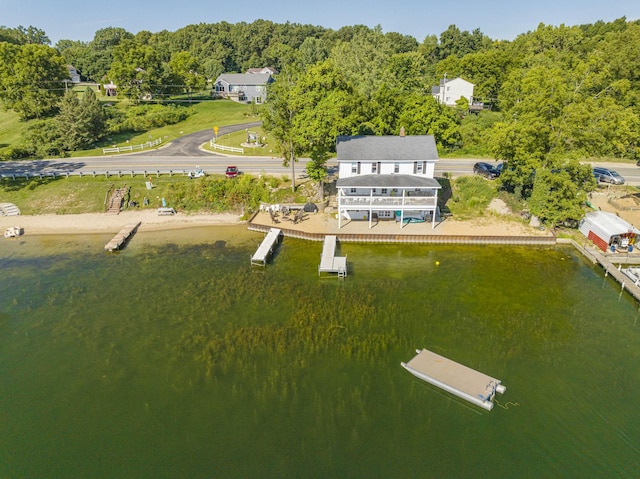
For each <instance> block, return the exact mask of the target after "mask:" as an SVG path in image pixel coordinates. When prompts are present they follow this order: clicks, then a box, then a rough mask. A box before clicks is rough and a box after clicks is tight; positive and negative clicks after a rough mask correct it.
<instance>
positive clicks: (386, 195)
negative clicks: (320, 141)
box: [336, 133, 441, 228]
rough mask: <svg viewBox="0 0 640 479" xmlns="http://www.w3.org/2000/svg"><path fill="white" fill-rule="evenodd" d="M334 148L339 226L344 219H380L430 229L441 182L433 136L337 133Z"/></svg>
mask: <svg viewBox="0 0 640 479" xmlns="http://www.w3.org/2000/svg"><path fill="white" fill-rule="evenodd" d="M336 152H337V157H338V178H339V179H338V181H337V183H336V186H337V189H338V197H337V199H338V228H341V227H342V221H343V220H368V221H369V228H371V227H372V225H373V222H374V220H376V221H377V220H385V219H388V220H393V219H395V220H396V221H399V222H400V227H402V226H404V225H405V224H406V223H410V222H426V221H429V220H430V221H431V227H432V228H433V227H435V219H436V213H437V211H438V190H439V189H440V188H441V186H440V183H438V181H437V180H435V179H434V173H435V164H436V162H437V161H438V150H437V149H436V142H435V140H434V138H433V136H431V135H420V136H404V134H403V133H401V134H400V136H340V137H338V139H337V143H336Z"/></svg>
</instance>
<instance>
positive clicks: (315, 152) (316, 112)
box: [292, 60, 362, 195]
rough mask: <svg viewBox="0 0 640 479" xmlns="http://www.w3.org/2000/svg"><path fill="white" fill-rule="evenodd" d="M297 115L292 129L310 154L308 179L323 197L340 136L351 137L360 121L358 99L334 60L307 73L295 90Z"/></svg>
mask: <svg viewBox="0 0 640 479" xmlns="http://www.w3.org/2000/svg"><path fill="white" fill-rule="evenodd" d="M292 93H293V98H294V102H295V103H296V105H297V111H298V113H297V115H296V117H295V118H294V120H293V127H294V129H295V130H296V131H297V132H298V133H297V134H298V136H299V137H300V139H301V144H302V145H303V148H304V149H305V150H306V151H308V152H309V155H310V156H311V162H310V163H309V166H308V167H307V172H308V173H309V176H310V177H311V178H312V179H313V180H315V181H317V182H318V193H319V195H322V191H323V181H324V178H325V177H326V175H327V173H326V166H325V165H326V162H327V160H328V159H329V156H330V155H331V152H332V151H335V144H336V139H337V137H338V136H339V135H342V134H348V133H351V132H352V131H353V130H354V128H355V126H356V125H357V124H358V123H359V121H360V111H359V105H360V104H361V103H362V102H361V101H358V95H357V93H356V92H354V91H353V88H351V86H350V85H349V84H348V83H347V82H346V80H345V78H344V76H343V75H342V73H341V72H340V71H339V70H338V68H337V67H336V65H335V64H334V63H333V62H332V61H331V60H325V61H324V62H322V63H319V64H317V65H313V66H311V67H310V68H308V69H307V71H306V72H305V74H304V75H302V76H301V77H300V78H299V80H298V81H297V82H296V84H295V86H294V87H293V92H292Z"/></svg>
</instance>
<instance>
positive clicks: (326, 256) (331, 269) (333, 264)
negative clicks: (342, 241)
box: [318, 235, 347, 278]
mask: <svg viewBox="0 0 640 479" xmlns="http://www.w3.org/2000/svg"><path fill="white" fill-rule="evenodd" d="M337 241H338V238H337V237H336V236H333V235H328V236H325V237H324V244H323V245H322V255H321V256H320V265H319V266H318V276H319V275H320V274H321V273H338V277H340V278H344V277H345V276H346V275H347V257H346V256H336V246H337Z"/></svg>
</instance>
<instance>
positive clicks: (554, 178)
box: [529, 160, 595, 227]
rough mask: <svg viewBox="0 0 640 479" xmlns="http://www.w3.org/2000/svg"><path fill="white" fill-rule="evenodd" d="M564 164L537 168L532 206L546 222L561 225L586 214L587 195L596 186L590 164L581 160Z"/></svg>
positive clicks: (534, 212) (533, 211)
mask: <svg viewBox="0 0 640 479" xmlns="http://www.w3.org/2000/svg"><path fill="white" fill-rule="evenodd" d="M563 163H564V165H563V166H558V164H557V163H556V166H555V168H549V167H544V168H540V169H538V170H537V171H536V174H535V181H534V185H533V191H532V193H531V198H530V199H529V208H530V210H531V213H532V214H534V215H536V216H537V217H538V218H540V220H541V221H543V222H544V223H545V224H548V225H550V226H551V227H555V226H558V225H560V224H562V223H564V222H566V221H574V222H577V221H578V220H580V218H582V216H584V209H583V205H584V203H585V202H586V201H587V194H588V192H590V191H593V189H594V188H595V180H594V178H593V173H592V171H591V167H590V166H589V165H581V164H579V163H578V162H577V161H575V160H574V161H571V160H569V161H566V162H563Z"/></svg>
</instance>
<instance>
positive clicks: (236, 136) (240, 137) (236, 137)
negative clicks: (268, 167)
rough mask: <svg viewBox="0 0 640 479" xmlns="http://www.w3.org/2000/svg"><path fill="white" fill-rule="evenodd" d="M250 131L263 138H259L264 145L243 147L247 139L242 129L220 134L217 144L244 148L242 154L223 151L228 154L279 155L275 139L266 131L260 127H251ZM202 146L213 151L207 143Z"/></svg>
mask: <svg viewBox="0 0 640 479" xmlns="http://www.w3.org/2000/svg"><path fill="white" fill-rule="evenodd" d="M251 131H252V132H255V133H256V135H257V136H258V137H259V138H261V139H262V138H263V139H264V140H261V141H263V143H264V146H261V147H256V148H248V147H244V146H243V145H242V143H245V142H246V141H247V132H246V131H244V130H242V131H236V132H234V133H229V134H227V135H221V136H219V137H218V141H217V143H218V144H219V145H224V146H232V147H234V148H244V155H243V154H241V153H233V152H228V151H225V154H229V155H238V156H267V157H271V156H279V153H278V150H277V149H276V148H275V140H274V139H273V137H271V135H269V134H268V133H266V132H265V131H264V130H263V129H262V128H252V129H251ZM204 148H205V149H206V150H208V151H215V150H214V149H213V148H212V147H211V146H209V143H206V144H205V145H204Z"/></svg>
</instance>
